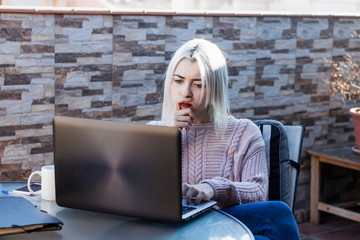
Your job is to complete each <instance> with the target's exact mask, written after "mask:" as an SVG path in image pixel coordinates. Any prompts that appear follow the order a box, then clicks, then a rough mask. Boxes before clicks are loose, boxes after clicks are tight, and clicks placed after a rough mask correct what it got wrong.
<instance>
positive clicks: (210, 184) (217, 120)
mask: <svg viewBox="0 0 360 240" xmlns="http://www.w3.org/2000/svg"><path fill="white" fill-rule="evenodd" d="M227 88H228V73H227V66H226V58H225V56H224V54H223V53H222V51H221V50H220V49H219V48H218V47H217V46H216V45H215V44H213V43H211V42H209V41H206V40H203V39H194V40H191V41H188V42H187V43H185V44H184V45H183V46H181V47H180V48H179V49H178V50H177V51H176V52H175V54H174V56H173V57H172V60H171V61H170V63H169V66H168V69H167V73H166V78H165V85H164V103H163V110H162V119H161V122H157V123H155V124H161V125H167V126H174V127H178V128H180V129H181V131H182V181H183V195H184V196H185V198H186V199H187V201H190V199H191V198H195V199H196V200H195V201H196V203H198V202H200V201H201V200H208V199H213V200H216V201H217V202H218V204H217V206H218V207H219V208H222V210H223V211H225V212H228V213H230V214H232V215H233V216H235V217H237V218H238V219H240V220H241V221H242V222H243V223H244V224H246V225H247V226H248V227H249V229H250V230H251V231H252V232H253V233H254V235H255V236H256V239H277V240H279V239H291V240H294V239H299V233H298V229H297V225H296V222H295V220H294V218H293V215H292V213H291V211H290V209H289V208H288V207H287V205H286V204H284V203H282V202H264V201H266V200H267V194H268V186H269V181H268V169H267V164H266V158H265V149H264V142H263V140H262V137H261V133H260V131H259V129H258V128H257V127H256V125H255V124H253V123H252V122H251V121H250V120H248V119H236V118H234V117H233V116H231V115H229V102H228V95H227ZM153 123H154V122H153ZM256 202H261V203H256ZM280 216H281V217H280ZM284 219H285V220H284ZM257 235H259V236H257ZM263 236H266V237H263Z"/></svg>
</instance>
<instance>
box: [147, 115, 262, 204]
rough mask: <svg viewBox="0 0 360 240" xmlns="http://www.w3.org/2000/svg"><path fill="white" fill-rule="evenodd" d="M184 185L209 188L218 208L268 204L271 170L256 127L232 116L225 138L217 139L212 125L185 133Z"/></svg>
mask: <svg viewBox="0 0 360 240" xmlns="http://www.w3.org/2000/svg"><path fill="white" fill-rule="evenodd" d="M150 124H156V125H163V124H161V123H160V122H151V123H150ZM182 181H183V182H185V183H189V184H198V183H208V184H210V185H211V186H212V187H213V189H214V191H215V196H214V200H216V201H217V202H218V207H226V206H231V205H236V204H243V203H249V202H259V201H265V200H266V199H267V194H268V185H269V180H268V169H267V164H266V158H265V148H264V142H263V139H262V137H261V133H260V131H259V129H258V128H257V126H256V125H255V124H254V123H252V122H251V121H250V120H247V119H236V118H234V117H232V116H229V117H228V128H227V130H226V131H225V134H224V136H218V135H216V133H215V127H214V124H213V123H205V124H194V125H192V126H191V128H190V130H189V131H186V130H185V129H183V130H182Z"/></svg>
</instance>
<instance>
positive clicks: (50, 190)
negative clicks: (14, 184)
mask: <svg viewBox="0 0 360 240" xmlns="http://www.w3.org/2000/svg"><path fill="white" fill-rule="evenodd" d="M34 175H40V177H41V190H40V191H36V192H34V191H33V190H32V189H31V186H30V184H31V178H32V177H33V176H34ZM27 185H28V189H29V192H30V193H32V194H34V195H40V194H41V198H42V199H43V200H48V201H55V167H54V165H47V166H43V167H42V168H41V171H35V172H33V173H31V174H30V176H29V178H28V182H27Z"/></svg>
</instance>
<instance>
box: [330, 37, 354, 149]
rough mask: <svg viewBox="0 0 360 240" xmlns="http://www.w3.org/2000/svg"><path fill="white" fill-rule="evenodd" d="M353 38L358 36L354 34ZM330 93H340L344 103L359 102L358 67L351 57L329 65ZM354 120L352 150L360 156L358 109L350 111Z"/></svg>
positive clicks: (348, 56)
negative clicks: (353, 145)
mask: <svg viewBox="0 0 360 240" xmlns="http://www.w3.org/2000/svg"><path fill="white" fill-rule="evenodd" d="M353 37H355V38H360V34H358V33H355V34H354V35H353ZM328 82H329V83H330V92H331V93H332V94H336V93H341V95H342V100H343V102H344V103H350V102H353V103H357V102H360V66H359V63H358V62H356V61H354V58H353V55H347V56H345V57H344V58H343V59H342V60H340V61H333V62H332V65H331V76H330V80H329V81H328ZM350 114H351V116H352V117H353V120H354V134H355V144H356V147H353V150H354V151H355V152H356V153H358V154H360V107H354V108H351V109H350Z"/></svg>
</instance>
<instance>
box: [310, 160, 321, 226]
mask: <svg viewBox="0 0 360 240" xmlns="http://www.w3.org/2000/svg"><path fill="white" fill-rule="evenodd" d="M320 179H321V176H320V161H319V157H317V156H311V180H310V223H312V224H316V225H318V224H320V211H319V209H318V204H319V195H320Z"/></svg>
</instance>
